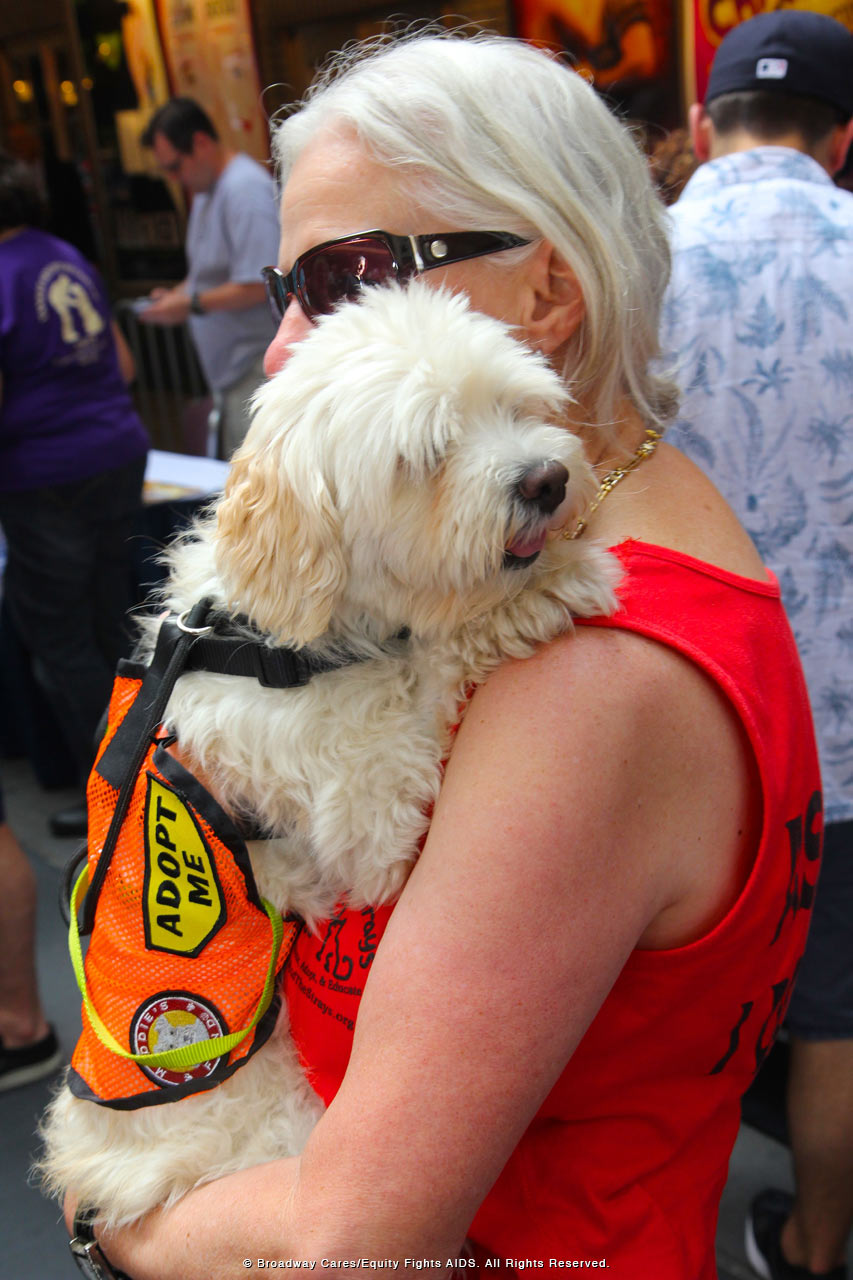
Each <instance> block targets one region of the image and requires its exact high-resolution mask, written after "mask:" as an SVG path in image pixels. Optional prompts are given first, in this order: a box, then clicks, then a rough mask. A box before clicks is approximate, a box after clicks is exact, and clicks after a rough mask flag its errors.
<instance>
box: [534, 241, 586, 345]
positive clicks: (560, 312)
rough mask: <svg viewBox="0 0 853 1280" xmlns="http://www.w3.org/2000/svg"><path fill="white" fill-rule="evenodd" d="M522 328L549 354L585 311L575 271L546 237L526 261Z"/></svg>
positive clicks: (563, 341)
mask: <svg viewBox="0 0 853 1280" xmlns="http://www.w3.org/2000/svg"><path fill="white" fill-rule="evenodd" d="M526 265H527V268H528V270H527V275H526V279H525V294H524V303H523V309H522V328H523V329H524V331H525V336H526V338H527V340H528V342H529V343H530V345H531V346H533V347H535V348H536V350H537V351H541V352H542V354H543V355H545V356H551V355H553V354H554V352H555V351H558V350H559V349H560V347H562V346H563V345H564V343H566V342H567V341H568V340H569V338H571V336H572V334H573V333H574V332H575V330H576V329H577V327H578V325H579V324H580V323H581V321H582V320H583V318H584V315H585V314H586V305H585V303H584V299H583V294H582V293H581V288H580V285H579V284H578V281H577V278H576V276H575V273H574V272H573V271H572V269H571V267H570V266H569V264H568V263H567V262H566V261H565V259H564V258H562V257H561V256H560V254H559V253H557V251H556V249H555V248H554V246H553V245H552V244H551V243H550V241H548V240H543V241H542V242H541V243H540V244H539V245H538V246H537V247H536V250H535V251H534V253H533V255H532V257H531V258H529V259H528V261H527V264H526Z"/></svg>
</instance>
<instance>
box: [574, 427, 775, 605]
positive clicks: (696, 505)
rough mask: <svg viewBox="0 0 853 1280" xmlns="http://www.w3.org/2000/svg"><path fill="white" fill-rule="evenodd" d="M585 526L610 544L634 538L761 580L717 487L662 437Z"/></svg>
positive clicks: (759, 566)
mask: <svg viewBox="0 0 853 1280" xmlns="http://www.w3.org/2000/svg"><path fill="white" fill-rule="evenodd" d="M591 531H592V532H594V534H595V536H596V537H597V538H599V539H602V540H605V541H606V542H607V543H608V544H609V545H611V546H613V545H615V544H616V543H617V542H622V541H624V540H625V539H626V538H637V539H639V540H640V541H643V542H650V543H654V544H655V545H657V546H663V547H669V548H671V549H672V550H674V551H681V552H683V553H684V554H685V555H689V556H693V557H695V559H697V560H704V561H705V562H706V563H707V564H713V565H716V566H717V567H718V568H720V569H725V570H727V571H728V572H729V573H736V574H740V575H741V576H742V577H745V578H753V579H755V580H757V581H760V582H763V581H766V579H767V570H766V568H765V566H764V563H763V562H762V560H761V557H760V556H759V554H758V552H757V550H756V548H755V545H754V543H753V542H752V539H751V538H750V537H749V534H748V533H747V532H746V530H745V529H744V527H743V525H742V524H741V522H740V520H739V519H738V517H737V516H736V515H735V513H734V512H733V511H732V509H731V507H730V506H729V504H728V503H727V502H726V500H725V498H724V497H723V496H722V494H721V493H720V491H719V490H718V489H717V488H716V486H715V485H714V484H713V483H712V481H711V480H710V479H709V478H708V477H707V476H706V475H705V474H704V472H702V471H701V470H700V469H699V467H697V466H696V464H695V463H694V462H692V461H691V460H690V459H689V458H688V457H686V456H685V454H683V453H682V452H681V451H680V449H676V448H674V447H673V446H672V445H668V444H666V442H664V443H662V444H661V445H659V446H658V449H657V451H656V453H655V456H654V457H653V458H652V459H651V461H649V462H647V463H644V464H643V466H642V467H641V468H639V469H638V470H637V471H636V472H634V473H633V474H632V475H630V476H628V477H627V478H626V479H625V480H623V481H622V483H621V484H620V485H619V487H618V489H616V490H614V492H613V494H612V496H611V497H609V498H608V499H607V502H606V503H603V504H602V506H601V509H600V516H599V518H598V519H597V520H596V524H595V526H594V529H593V530H591Z"/></svg>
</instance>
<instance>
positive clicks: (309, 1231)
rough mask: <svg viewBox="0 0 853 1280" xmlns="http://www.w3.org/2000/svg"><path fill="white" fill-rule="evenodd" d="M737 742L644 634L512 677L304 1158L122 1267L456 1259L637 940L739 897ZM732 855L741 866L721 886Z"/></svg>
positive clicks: (176, 1213) (492, 700) (468, 737)
mask: <svg viewBox="0 0 853 1280" xmlns="http://www.w3.org/2000/svg"><path fill="white" fill-rule="evenodd" d="M743 750H744V749H743V744H742V741H741V737H740V731H739V729H738V727H737V724H736V722H735V720H734V717H733V715H732V713H731V711H730V710H729V709H728V707H727V706H726V705H725V704H724V703H723V700H722V699H721V698H720V696H719V695H718V694H717V692H716V691H715V690H714V689H713V687H712V686H711V685H710V683H708V682H707V681H706V680H705V678H704V677H703V676H702V675H701V674H700V673H698V672H697V671H696V670H695V669H694V668H693V667H691V666H690V664H688V663H687V662H686V661H684V660H682V659H681V658H679V657H677V656H676V655H674V654H673V653H671V652H669V651H667V650H664V649H662V648H661V647H660V646H658V645H655V644H654V643H652V642H649V641H646V640H643V639H640V638H639V637H636V636H627V635H622V634H619V633H616V632H610V631H598V630H592V629H589V630H580V631H579V632H578V634H577V635H576V636H575V637H573V638H571V639H567V640H565V641H561V642H557V643H556V644H553V645H551V646H549V647H548V648H547V649H545V650H543V651H541V652H540V653H539V654H537V655H536V656H535V657H533V658H532V659H530V660H528V661H527V662H521V663H512V664H508V665H507V666H505V667H504V668H501V670H499V671H498V672H496V673H495V675H494V676H493V677H491V678H490V680H489V681H488V683H487V684H486V685H485V686H484V687H483V688H481V689H480V690H479V691H478V692H477V694H476V695H475V697H474V699H473V700H472V703H471V705H470V708H469V710H468V714H467V715H466V717H465V720H464V722H463V725H462V728H461V729H460V732H459V735H458V738H457V741H456V744H455V746H454V750H453V754H452V757H451V760H450V762H449V765H448V768H447V774H446V779H445V782H444V786H443V789H442V792H441V795H440V797H439V801H438V804H437V806H436V811H435V816H434V819H433V823H432V827H431V830H430V834H429V838H428V840H427V843H426V847H425V849H424V852H423V854H422V856H421V858H420V860H419V862H418V864H417V865H416V867H415V869H414V871H413V872H412V875H411V877H410V879H409V882H408V884H407V886H406V888H405V890H404V892H403V895H402V897H401V899H400V902H399V903H398V905H397V907H396V909H395V911H394V913H393V915H392V917H391V921H390V923H389V926H388V929H387V931H386V934H385V937H384V939H383V942H382V945H381V946H380V948H379V950H378V952H377V954H376V959H375V961H374V964H373V966H372V969H371V974H370V979H369V982H368V984H367V987H366V990H365V994H364V997H363V1000H362V1004H361V1009H360V1012H359V1018H358V1023H357V1026H356V1032H355V1039H354V1045H353V1053H352V1059H351V1062H350V1065H349V1068H348V1070H347V1074H346V1078H345V1080H344V1082H343V1085H342V1087H341V1090H340V1092H339V1093H338V1095H337V1097H336V1098H335V1100H334V1101H333V1103H332V1105H331V1106H330V1107H329V1109H328V1111H327V1113H326V1114H325V1115H324V1117H323V1118H322V1119H321V1120H320V1122H319V1123H318V1125H317V1126H316V1129H315V1130H314V1133H313V1134H312V1136H311V1138H310V1140H309V1142H308V1144H307V1146H306V1148H305V1151H304V1153H303V1155H302V1156H301V1158H300V1159H298V1160H284V1161H279V1162H275V1163H272V1164H269V1165H266V1166H263V1167H261V1168H256V1169H252V1170H248V1171H246V1172H242V1173H239V1174H236V1175H233V1176H231V1177H228V1178H224V1179H222V1180H221V1181H219V1182H217V1183H213V1184H211V1185H210V1186H208V1187H205V1188H202V1189H201V1190H199V1191H196V1192H193V1193H191V1194H190V1195H188V1196H187V1197H186V1198H185V1199H184V1200H183V1201H181V1202H180V1203H179V1204H178V1205H177V1206H176V1207H175V1208H173V1209H171V1210H169V1211H168V1212H166V1213H159V1214H155V1215H151V1217H150V1218H149V1219H147V1220H146V1221H145V1222H144V1223H143V1224H141V1225H140V1227H139V1228H138V1229H137V1230H135V1231H128V1232H121V1233H116V1234H114V1235H111V1236H106V1237H105V1238H104V1242H103V1243H104V1248H105V1249H106V1252H107V1254H108V1255H109V1256H110V1257H111V1259H113V1261H114V1262H115V1264H116V1265H119V1266H121V1267H122V1268H124V1269H126V1270H127V1271H128V1272H129V1273H130V1274H131V1275H132V1276H133V1277H134V1280H196V1278H197V1280H217V1278H218V1277H233V1276H234V1274H235V1270H236V1268H238V1267H240V1266H241V1264H242V1261H243V1259H244V1258H249V1257H251V1258H252V1259H256V1258H258V1257H265V1258H271V1259H282V1258H293V1259H299V1260H305V1261H310V1260H312V1259H323V1258H330V1259H353V1258H379V1259H398V1260H400V1261H401V1262H402V1261H404V1260H405V1259H406V1258H417V1257H430V1258H438V1259H440V1260H441V1261H442V1263H443V1262H444V1261H445V1260H446V1258H447V1257H449V1256H455V1255H456V1252H457V1250H458V1247H459V1245H460V1243H461V1241H462V1239H463V1237H464V1235H465V1233H466V1231H467V1228H468V1226H469V1224H470V1222H471V1219H472V1218H473V1216H474V1214H475V1212H476V1210H477V1208H478V1206H479V1205H480V1203H481V1201H482V1200H483V1198H484V1196H485V1195H486V1193H487V1192H488V1190H489V1188H490V1187H491V1185H492V1183H493V1182H494V1180H495V1179H496V1177H497V1176H498V1174H499V1172H500V1170H501V1168H502V1167H503V1165H504V1163H505V1162H506V1160H507V1158H508V1156H509V1155H510V1153H511V1152H512V1150H513V1148H514V1147H515V1145H516V1144H517V1142H518V1141H519V1139H520V1137H521V1135H522V1133H523V1132H524V1130H525V1128H526V1127H527V1125H528V1124H529V1122H530V1120H531V1118H532V1117H533V1116H534V1114H535V1113H536V1111H537V1109H538V1108H539V1106H540V1105H541V1103H542V1101H543V1100H544V1098H545V1097H546V1096H547V1094H548V1092H549V1090H550V1089H551V1087H552V1086H553V1084H554V1082H555V1081H556V1079H557V1078H558V1076H559V1075H560V1073H561V1071H562V1070H563V1068H564V1066H565V1064H566V1062H567V1060H568V1059H569V1057H570V1056H571V1054H572V1052H573V1050H574V1048H575V1047H576V1045H577V1044H578V1042H579V1040H580V1039H581V1037H582V1036H583V1034H584V1032H585V1030H586V1028H587V1027H588V1025H589V1023H590V1022H591V1020H592V1019H593V1018H594V1016H595V1014H596V1012H597V1010H598V1008H599V1006H600V1005H601V1003H602V1001H603V1000H604V998H605V997H606V995H607V992H608V990H609V989H610V987H611V985H612V984H613V982H614V981H615V979H616V977H617V976H618V974H619V972H620V970H621V968H622V967H623V965H624V963H625V961H626V959H627V957H628V955H629V954H630V952H631V950H632V949H633V948H634V947H635V945H636V944H637V942H638V940H640V939H643V938H644V936H645V935H646V934H647V931H648V930H649V929H650V928H651V929H654V928H658V929H661V927H663V928H664V932H663V933H662V934H660V935H659V936H660V937H661V938H662V941H661V942H658V943H657V945H672V944H673V935H672V930H670V934H669V937H668V938H667V936H666V928H667V926H666V925H664V926H661V922H662V921H663V922H666V921H667V920H670V919H671V920H673V921H674V928H675V929H676V930H682V931H683V930H684V929H685V928H688V929H689V928H690V923H689V922H690V919H691V912H692V913H693V917H694V918H695V920H696V921H698V919H699V915H701V912H704V913H705V914H706V915H707V914H708V912H709V908H710V907H714V908H715V909H716V910H718V912H719V911H721V910H723V909H724V908H725V906H726V905H727V903H728V895H729V894H730V893H731V891H732V882H731V877H732V868H733V867H734V864H735V863H736V861H737V855H736V849H737V847H738V837H737V831H736V825H732V827H731V831H730V830H729V817H728V816H727V815H729V814H731V815H732V824H736V823H737V821H738V817H739V814H740V809H741V807H742V805H743V803H744V802H745V798H746V797H747V796H748V789H749V788H748V770H747V769H746V768H745V766H744V755H743ZM688 815H693V822H692V823H691V822H690V821H689V818H688ZM721 815H722V816H721ZM712 831H713V832H714V840H713V841H712V840H711V839H710V833H711V832H712ZM726 841H729V843H730V844H731V846H732V851H733V852H732V855H731V858H730V859H729V861H730V863H731V866H730V867H729V873H728V875H727V876H722V877H721V876H720V875H719V873H718V871H717V870H716V869H715V870H714V871H713V872H712V873H708V872H707V870H706V866H707V864H708V863H709V861H711V860H710V859H709V858H708V857H707V856H706V854H705V850H708V849H711V848H713V850H714V858H713V863H714V867H715V868H716V867H717V866H718V864H725V863H726V860H727V855H726V852H725V846H726ZM685 904H687V911H686V914H685ZM697 912H698V913H699V914H697ZM673 913H674V914H673Z"/></svg>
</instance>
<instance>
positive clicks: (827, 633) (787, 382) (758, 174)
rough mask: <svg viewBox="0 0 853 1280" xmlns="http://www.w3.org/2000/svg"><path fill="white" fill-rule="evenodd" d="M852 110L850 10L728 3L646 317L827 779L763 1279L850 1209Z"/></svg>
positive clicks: (794, 1262) (758, 1266) (824, 1248)
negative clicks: (769, 574) (738, 526)
mask: <svg viewBox="0 0 853 1280" xmlns="http://www.w3.org/2000/svg"><path fill="white" fill-rule="evenodd" d="M851 117H853V34H851V32H850V31H849V30H847V28H846V27H844V26H843V25H842V24H841V23H840V22H837V21H835V20H834V19H833V18H829V17H826V16H825V15H822V14H818V13H814V12H806V11H804V10H795V9H783V10H777V11H775V12H773V13H764V14H759V15H758V16H757V17H754V18H751V19H749V20H748V21H747V22H743V23H741V24H740V25H739V26H737V27H735V28H734V29H733V30H732V31H730V32H729V34H728V35H727V36H726V38H725V40H723V42H722V44H721V45H720V47H719V49H718V51H717V55H716V57H715V59H714V63H713V66H712V68H711V74H710V78H709V81H708V90H707V94H706V97H705V102H704V104H699V103H696V104H694V106H693V107H691V110H690V129H691V136H692V140H693V146H694V150H695V152H696V157H697V159H698V160H699V161H700V166H699V168H698V169H697V170H696V172H695V173H694V174H693V176H692V178H691V179H690V181H689V182H688V184H687V186H686V187H685V189H684V191H683V192H682V195H681V198H680V199H679V200H678V202H677V203H676V204H675V205H673V206H672V208H671V210H670V212H671V214H672V219H673V276H672V280H671V283H670V288H669V292H668V296H667V303H666V306H665V308H664V321H663V330H662V335H661V339H662V347H663V349H664V351H666V352H667V353H668V355H669V356H670V357H672V359H673V361H674V363H675V364H676V365H677V377H678V380H679V382H680V384H681V387H682V391H683V395H682V405H681V413H680V417H679V419H678V421H677V422H676V423H675V425H674V427H673V428H672V429H671V431H670V432H669V433H668V436H667V438H668V439H669V440H671V441H672V442H673V443H674V444H677V445H679V446H680V447H681V448H682V449H684V451H685V452H686V453H689V454H690V455H691V456H692V457H693V458H694V460H695V461H697V462H698V463H699V464H700V465H701V466H703V467H704V468H705V469H706V470H707V471H708V472H709V473H710V475H711V477H712V478H713V480H714V481H715V482H716V484H717V486H718V488H720V489H721V490H722V492H723V494H724V495H725V496H726V497H727V498H728V500H729V502H730V503H731V505H732V506H733V507H734V509H735V511H736V512H737V514H738V515H739V516H740V518H741V520H742V521H743V523H744V524H745V526H746V528H747V529H748V530H749V532H750V533H751V535H752V537H753V539H754V541H755V542H756V544H757V546H758V549H759V551H760V552H761V554H762V556H763V558H764V560H765V562H766V563H767V564H768V565H769V566H770V568H771V569H773V570H774V572H775V574H776V576H777V577H778V578H779V581H780V584H781V587H782V595H783V598H784V601H785V604H786V607H787V610H788V613H789V616H790V618H791V622H792V623H793V626H794V630H795V633H796V635H797V640H798V643H799V646H800V652H801V656H802V659H803V667H804V669H805V673H806V679H807V681H808V686H809V692H810V695H811V701H812V708H813V712H814V718H815V726H816V729H817V738H818V746H819V749H820V755H821V766H822V772H823V781H824V804H825V819H826V827H825V833H824V834H825V847H824V862H823V869H822V871H821V877H820V882H819V884H818V889H817V894H816V897H815V901H814V904H812V903H811V902H810V901H808V900H807V895H805V894H803V892H802V887H801V886H798V885H795V884H792V885H791V888H790V893H789V895H788V900H787V901H786V903H784V904H780V916H781V915H782V911H783V909H784V910H786V911H809V910H811V912H812V921H811V927H810V933H809V941H808V944H807V948H806V953H805V956H804V959H803V962H802V965H801V968H800V971H799V975H798V979H797V983H796V986H795V988H794V993H793V997H792V999H791V1003H790V1005H789V1008H788V1013H787V1020H786V1025H787V1028H788V1033H789V1037H790V1073H789V1085H788V1128H789V1133H790V1142H791V1149H792V1154H793V1161H794V1177H795V1183H796V1193H795V1195H793V1196H791V1195H788V1194H787V1193H784V1192H781V1191H775V1190H768V1191H764V1192H762V1193H761V1194H760V1195H759V1196H758V1197H757V1198H756V1200H755V1201H754V1203H753V1205H752V1208H751V1212H750V1217H749V1220H748V1222H747V1233H746V1247H747V1254H748V1256H749V1260H750V1262H751V1264H752V1266H753V1268H754V1269H755V1270H756V1271H757V1272H758V1274H759V1275H761V1276H763V1277H765V1278H766V1280H807V1278H808V1277H810V1276H822V1277H831V1280H842V1278H843V1277H846V1275H847V1270H846V1267H845V1264H844V1259H845V1253H846V1248H847V1238H848V1234H849V1231H850V1226H851V1221H853V925H852V924H851V922H853V697H851V696H850V652H851V649H850V644H851V637H853V631H851V626H850V619H851V617H853V479H851V478H852V477H853V409H851V393H853V195H850V194H849V193H848V192H847V191H844V190H841V189H840V188H839V187H838V186H837V185H836V184H835V183H834V182H833V176H834V175H835V174H836V173H838V172H839V170H840V169H841V168H842V166H843V165H844V163H845V157H846V155H847V151H848V147H849V145H850V141H851V136H853V121H851ZM811 834H812V835H813V836H814V834H815V833H811ZM818 836H819V833H818ZM816 838H817V837H816ZM771 945H772V940H771V939H770V938H768V946H771Z"/></svg>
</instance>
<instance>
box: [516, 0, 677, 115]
mask: <svg viewBox="0 0 853 1280" xmlns="http://www.w3.org/2000/svg"><path fill="white" fill-rule="evenodd" d="M514 11H515V29H516V33H517V35H519V36H520V37H521V39H522V40H529V41H530V42H531V43H533V44H538V45H542V46H544V47H546V48H549V49H554V50H557V51H559V52H561V53H565V54H567V55H568V57H569V60H570V61H571V63H572V64H573V66H574V67H575V70H576V71H578V72H579V73H580V74H581V75H582V76H584V77H585V78H586V79H587V80H589V81H590V82H591V83H592V84H593V85H594V86H595V88H596V89H598V90H599V91H600V92H601V93H604V94H606V95H607V96H608V98H610V99H611V100H612V101H614V102H616V104H617V105H618V106H619V107H620V109H621V110H622V112H623V113H624V114H626V115H628V116H631V117H634V118H636V119H639V120H652V121H656V122H658V123H661V124H665V123H674V121H672V120H670V119H669V118H670V117H671V116H672V114H673V111H674V109H675V107H676V103H675V95H674V88H675V56H674V55H675V49H674V36H673V0H515V4H514Z"/></svg>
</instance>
